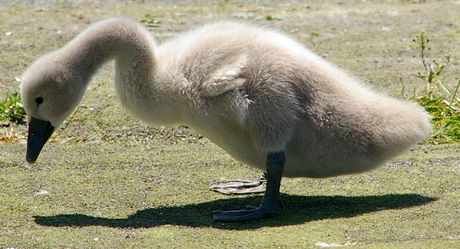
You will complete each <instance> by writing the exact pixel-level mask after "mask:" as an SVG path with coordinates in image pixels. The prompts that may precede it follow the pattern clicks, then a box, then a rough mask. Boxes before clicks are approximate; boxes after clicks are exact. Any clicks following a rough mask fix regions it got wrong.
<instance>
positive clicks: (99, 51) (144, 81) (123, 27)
mask: <svg viewBox="0 0 460 249" xmlns="http://www.w3.org/2000/svg"><path fill="white" fill-rule="evenodd" d="M63 49H64V50H66V51H68V52H69V53H71V54H72V55H71V56H69V58H72V60H71V61H69V62H68V63H69V64H71V65H69V66H70V67H71V68H76V69H77V71H78V72H85V75H84V77H85V79H84V81H85V82H86V83H87V84H88V83H89V81H90V80H91V78H92V76H94V75H95V74H96V73H97V71H98V69H99V68H100V67H101V66H102V65H103V64H105V63H106V62H108V61H110V60H114V61H115V88H116V91H117V95H118V97H119V100H120V101H121V103H122V105H123V106H124V107H125V108H126V109H127V110H129V111H130V112H131V113H132V114H134V116H137V117H138V118H140V119H142V120H144V121H146V122H148V123H156V121H163V122H164V123H165V124H166V123H174V122H176V120H174V119H175V118H174V117H173V116H172V115H174V114H176V115H177V114H178V113H177V111H176V110H173V109H174V107H173V106H174V105H172V104H171V103H172V102H173V100H169V99H165V98H163V97H162V95H163V94H162V93H161V91H162V88H165V86H166V85H168V82H161V83H162V84H159V83H157V82H156V81H157V78H158V77H156V74H157V73H158V70H157V63H156V61H157V59H156V53H155V50H156V45H155V43H154V41H153V39H152V38H151V36H150V35H149V34H148V32H147V31H146V30H145V29H144V28H143V27H141V26H140V25H139V24H137V23H135V22H133V21H130V20H127V19H109V20H106V21H102V22H100V23H97V24H95V25H93V26H91V27H90V28H88V29H87V30H85V31H84V32H82V33H81V34H80V35H79V36H77V37H76V38H75V39H74V40H73V41H72V42H70V43H69V44H68V45H67V46H66V47H64V48H63ZM160 99H161V101H159V100H160ZM162 109H163V110H167V109H170V110H169V113H171V114H172V115H168V116H165V115H164V113H165V111H161V110H162Z"/></svg>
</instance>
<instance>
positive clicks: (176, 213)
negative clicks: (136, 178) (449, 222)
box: [34, 194, 437, 229]
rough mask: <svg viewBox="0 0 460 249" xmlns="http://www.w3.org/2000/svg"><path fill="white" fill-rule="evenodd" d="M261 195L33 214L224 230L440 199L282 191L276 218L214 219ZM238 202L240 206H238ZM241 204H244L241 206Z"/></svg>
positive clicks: (48, 219) (49, 219) (69, 222)
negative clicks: (119, 214)
mask: <svg viewBox="0 0 460 249" xmlns="http://www.w3.org/2000/svg"><path fill="white" fill-rule="evenodd" d="M260 199H261V197H260V196H249V197H243V198H231V199H225V200H216V201H210V202H205V203H200V204H189V205H185V206H172V207H159V208H148V209H144V210H139V211H137V212H136V213H135V214H132V215H130V216H128V217H126V218H105V217H94V216H89V215H85V214H59V215H52V216H34V218H35V222H36V223H37V224H39V225H43V226H53V227H67V226H70V227H85V226H105V227H117V228H149V227H156V226H161V225H165V224H171V225H181V226H190V227H214V228H221V229H256V228H260V227H274V226H286V225H295V224H302V223H306V222H311V221H315V220H323V219H335V218H347V217H354V216H358V215H361V214H365V213H372V212H379V211H383V210H387V209H404V208H410V207H415V206H422V205H425V204H427V203H430V202H432V201H436V200H437V198H433V197H426V196H422V195H418V194H388V195H377V196H351V197H346V196H299V195H289V194H282V196H281V199H282V201H283V203H284V205H285V209H284V210H280V211H278V213H277V215H276V216H275V217H274V218H270V219H263V220H258V221H250V222H245V223H221V222H214V221H213V218H212V215H211V210H213V209H223V208H224V207H227V208H229V207H230V208H234V209H237V208H239V207H238V205H243V206H244V205H257V204H258V203H259V202H260ZM235 205H237V206H235ZM240 207H241V206H240Z"/></svg>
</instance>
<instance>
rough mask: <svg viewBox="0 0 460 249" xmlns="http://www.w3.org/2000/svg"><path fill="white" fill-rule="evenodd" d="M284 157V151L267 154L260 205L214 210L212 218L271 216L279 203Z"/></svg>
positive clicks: (235, 220) (256, 218)
mask: <svg viewBox="0 0 460 249" xmlns="http://www.w3.org/2000/svg"><path fill="white" fill-rule="evenodd" d="M285 162H286V157H285V155H284V152H283V151H282V152H273V153H269V154H268V156H267V189H266V190H265V195H264V197H263V199H262V202H261V203H260V206H259V207H257V208H252V209H245V210H231V211H214V212H213V215H214V220H215V221H222V222H240V221H249V220H258V219H262V218H266V217H273V216H274V215H275V213H276V209H277V207H278V204H279V196H280V185H281V177H282V176H283V169H284V164H285Z"/></svg>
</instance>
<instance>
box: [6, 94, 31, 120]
mask: <svg viewBox="0 0 460 249" xmlns="http://www.w3.org/2000/svg"><path fill="white" fill-rule="evenodd" d="M25 117H26V111H25V110H24V108H23V107H22V100H21V96H20V95H19V93H18V92H14V93H11V92H7V93H6V96H5V100H3V101H1V102H0V121H12V122H16V123H24V119H25Z"/></svg>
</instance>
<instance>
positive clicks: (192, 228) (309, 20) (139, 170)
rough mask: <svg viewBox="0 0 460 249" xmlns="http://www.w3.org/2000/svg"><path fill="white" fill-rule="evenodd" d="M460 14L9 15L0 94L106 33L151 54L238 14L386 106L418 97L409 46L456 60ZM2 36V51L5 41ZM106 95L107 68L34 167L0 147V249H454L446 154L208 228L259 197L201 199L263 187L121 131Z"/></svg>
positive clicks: (210, 9) (156, 9) (452, 169)
mask: <svg viewBox="0 0 460 249" xmlns="http://www.w3.org/2000/svg"><path fill="white" fill-rule="evenodd" d="M0 6H5V5H0ZM459 7H460V5H455V4H453V3H452V2H450V1H427V2H426V3H421V2H420V3H418V2H417V3H412V1H411V2H409V1H396V0H394V1H386V2H385V3H383V2H382V1H367V2H366V3H362V2H361V1H340V2H339V1H309V2H308V3H299V2H283V4H281V5H280V4H279V3H278V2H258V3H247V2H241V3H240V2H236V1H235V2H233V1H227V2H220V3H219V4H218V5H210V4H209V3H206V2H204V3H201V2H198V3H195V4H177V5H172V4H166V3H164V4H161V3H159V4H155V5H150V4H134V3H131V4H127V5H116V4H115V5H110V6H103V5H98V4H96V3H94V4H93V5H91V6H86V5H82V6H78V5H76V6H65V5H63V4H60V5H57V6H43V7H40V6H38V7H35V6H34V7H27V6H26V7H20V6H19V7H18V6H12V7H10V8H8V9H5V8H3V9H0V48H1V49H2V56H0V70H1V72H2V73H0V91H1V92H8V91H10V92H15V90H16V89H17V81H16V80H15V79H16V78H17V77H19V76H20V75H21V74H22V72H23V71H24V70H25V68H26V67H27V66H28V65H30V63H31V62H32V61H33V60H35V59H37V57H39V56H40V55H41V54H43V53H44V52H45V51H50V50H53V49H56V48H58V47H61V46H63V45H64V44H65V43H66V42H67V41H68V40H69V39H71V38H72V37H74V36H75V35H76V34H78V33H79V32H81V30H82V29H83V28H85V27H87V26H88V25H89V24H90V23H93V22H95V21H97V20H100V19H103V18H107V17H112V16H127V17H130V18H132V19H134V20H138V21H142V20H146V21H145V22H144V24H145V25H146V26H150V27H149V28H150V30H151V31H152V34H153V35H154V36H155V38H156V39H157V40H158V41H163V40H165V39H168V37H171V36H173V35H174V34H176V33H178V32H179V31H182V30H185V29H187V28H189V27H191V26H193V25H195V24H196V23H202V22H207V21H212V20H215V19H222V18H230V17H231V16H233V14H234V13H240V12H245V13H248V14H247V15H246V16H248V18H250V20H249V21H252V22H256V23H259V24H262V25H269V26H272V27H275V28H279V29H281V30H283V31H284V32H287V33H289V34H290V35H291V36H293V37H295V38H296V39H298V40H299V41H301V42H302V43H304V44H305V45H306V46H308V47H311V48H314V50H315V51H316V52H317V53H318V54H320V55H321V56H323V57H327V59H328V60H329V61H331V62H332V63H335V64H340V65H341V66H342V68H344V69H345V70H347V71H350V72H352V73H353V74H355V75H357V77H360V78H364V79H366V80H368V81H369V82H370V84H372V85H373V87H374V88H376V89H378V90H381V91H385V92H387V93H388V94H391V95H394V96H397V95H398V94H399V92H400V89H401V88H402V87H403V86H404V87H405V89H413V88H415V87H417V86H418V85H420V82H425V81H424V80H422V81H420V80H413V79H414V76H412V75H413V74H414V72H417V71H419V69H420V58H413V57H412V54H413V49H412V47H413V45H412V44H413V43H412V42H411V40H412V39H411V37H414V36H415V35H416V34H419V32H420V30H425V31H426V33H427V34H430V36H432V37H434V38H436V40H433V41H431V42H433V43H435V44H437V45H436V51H438V52H437V53H440V54H444V53H452V54H453V55H455V54H459V53H460V51H458V50H459V48H457V47H456V45H455V44H457V42H458V40H459V38H460V37H459V36H460V34H459V33H458V28H457V26H458V25H460V17H459V16H458V11H460V10H459ZM75 13H80V14H78V15H77V14H75ZM239 16H244V15H239ZM267 16H272V17H277V18H273V19H272V20H267V18H266V17H267ZM80 17H83V18H80ZM278 17H279V18H278ZM382 27H385V28H384V29H383V28H382ZM6 32H11V35H9V36H3V34H5V33H6ZM431 61H432V60H427V61H426V62H427V65H428V63H431ZM436 61H443V60H442V58H441V59H439V58H437V59H436ZM446 68H447V67H446ZM433 69H436V68H433ZM447 69H449V70H444V71H443V72H442V74H441V76H442V77H439V79H441V80H442V82H444V83H445V85H446V86H447V87H448V88H449V89H450V90H451V92H452V93H454V91H455V87H456V85H455V84H449V83H448V82H455V83H456V82H457V80H455V79H458V74H457V71H456V67H450V66H449V68H447ZM424 72H425V71H424ZM424 72H423V73H421V75H425V74H424ZM111 79H112V72H111V67H110V66H107V67H105V68H103V69H102V70H101V72H100V74H99V75H98V76H97V77H95V79H94V81H93V83H92V84H91V86H90V89H94V90H90V92H94V94H88V95H87V96H86V98H85V102H84V105H82V107H81V108H80V110H79V111H78V112H77V113H76V114H75V116H74V117H73V119H72V120H71V122H70V123H68V125H67V128H65V132H63V133H61V134H60V135H59V136H55V137H53V139H54V140H53V141H52V143H49V144H47V145H46V146H45V148H44V149H43V152H42V154H41V155H40V158H39V160H38V162H37V163H36V164H34V165H27V164H26V162H25V159H24V157H25V145H24V143H23V140H22V142H16V143H1V142H0V151H1V152H0V186H1V191H0V248H12V247H14V248H174V247H175V248H197V247H200V248H202V247H204V248H206V247H212V248H321V247H324V246H333V245H343V246H344V245H348V247H352V248H455V247H456V246H458V243H459V241H460V233H459V231H460V224H459V223H458V220H459V219H460V206H459V198H460V188H459V187H458V182H459V180H460V178H459V175H460V165H459V157H458V155H459V153H460V146H459V145H458V143H450V144H437V145H433V144H422V145H418V146H416V147H415V148H414V149H412V150H410V151H408V152H407V153H405V154H404V155H402V156H400V157H398V158H395V159H394V160H393V161H391V162H389V163H387V164H385V165H384V166H383V167H381V168H379V169H378V170H375V171H373V172H369V173H366V174H361V175H353V176H343V177H335V178H327V179H304V178H302V179H289V178H285V179H283V182H282V186H281V191H282V196H281V199H282V201H283V203H284V204H285V206H286V209H285V210H280V211H279V213H278V214H277V216H276V217H274V218H272V219H266V220H262V221H254V222H247V223H235V224H233V223H230V224H226V223H216V222H213V220H212V215H211V213H210V211H211V210H217V209H232V208H242V207H244V206H246V205H258V203H259V202H260V199H261V195H250V196H224V195H220V194H218V193H214V192H212V191H209V190H208V188H209V186H210V185H212V184H215V183H216V182H219V181H221V180H222V179H234V178H245V179H256V178H258V177H259V175H260V172H258V171H256V170H254V169H252V168H249V167H246V166H244V165H241V164H240V163H238V162H237V161H235V160H233V159H232V158H230V157H229V156H228V155H227V154H226V153H225V152H224V151H223V150H221V149H220V148H218V147H217V146H215V145H214V144H212V143H210V142H209V141H208V140H207V139H206V138H203V137H201V136H200V135H199V134H197V133H195V132H194V131H191V130H189V129H187V128H186V127H176V128H167V127H159V128H152V127H147V126H145V125H143V124H142V123H139V122H138V121H136V120H134V119H132V118H130V117H129V116H128V115H126V114H125V113H124V111H123V110H122V109H121V107H120V105H119V104H118V103H117V100H116V97H115V93H114V90H113V87H112V86H111V85H112V80H111ZM421 91H423V89H422V90H421ZM443 91H444V90H443V89H439V92H443ZM421 94H422V95H423V93H421ZM446 96H450V95H446ZM433 98H434V99H436V98H437V96H436V95H435V94H434V95H433ZM1 100H2V101H3V99H1ZM446 100H447V101H452V98H451V97H449V98H446ZM13 128H14V131H15V134H16V136H18V137H21V138H22V139H23V137H24V136H25V134H26V128H25V126H24V125H17V124H15V123H14V122H11V124H10V127H8V129H9V130H8V131H10V129H13ZM61 129H62V128H61ZM0 132H4V130H0ZM59 132H60V131H59V130H58V131H57V133H59ZM8 134H10V133H8ZM0 137H6V134H5V133H0ZM16 141H21V139H19V140H16Z"/></svg>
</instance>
